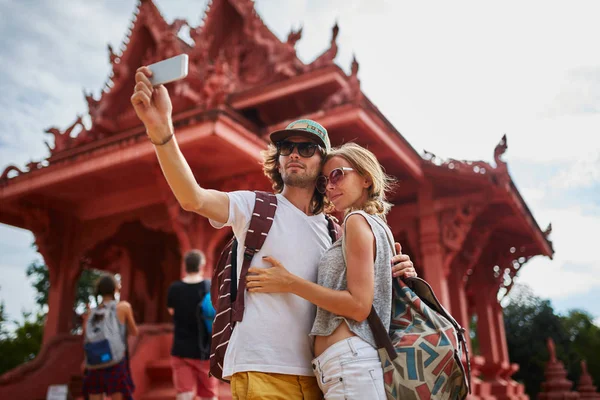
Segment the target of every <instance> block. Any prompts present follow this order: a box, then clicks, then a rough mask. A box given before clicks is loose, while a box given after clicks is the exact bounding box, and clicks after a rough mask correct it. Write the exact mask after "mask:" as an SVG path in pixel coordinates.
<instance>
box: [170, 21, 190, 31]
mask: <svg viewBox="0 0 600 400" xmlns="http://www.w3.org/2000/svg"><path fill="white" fill-rule="evenodd" d="M185 25H187V26H189V25H188V23H187V21H186V20H185V19H181V18H177V19H176V20H175V21H173V23H172V24H171V25H169V27H170V28H171V30H173V32H174V33H176V34H177V33H179V31H180V30H181V28H183V27H184V26H185Z"/></svg>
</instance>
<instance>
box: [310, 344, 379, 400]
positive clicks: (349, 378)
mask: <svg viewBox="0 0 600 400" xmlns="http://www.w3.org/2000/svg"><path fill="white" fill-rule="evenodd" d="M312 367H313V370H314V372H315V376H316V377H317V382H318V384H319V387H320V388H321V391H322V392H323V394H324V395H325V399H326V400H329V399H332V400H334V399H340V400H344V399H348V400H365V399H382V400H385V399H386V396H385V389H384V387H383V370H382V369H381V362H380V361H379V354H378V353H377V350H376V349H375V348H373V346H371V345H370V344H369V343H367V342H365V341H364V340H362V339H361V338H359V337H358V336H353V337H351V338H348V339H344V340H341V341H339V342H337V343H336V344H334V345H332V346H330V347H329V348H328V349H327V350H325V351H324V352H323V354H321V355H320V356H319V357H317V358H315V359H314V360H313V362H312Z"/></svg>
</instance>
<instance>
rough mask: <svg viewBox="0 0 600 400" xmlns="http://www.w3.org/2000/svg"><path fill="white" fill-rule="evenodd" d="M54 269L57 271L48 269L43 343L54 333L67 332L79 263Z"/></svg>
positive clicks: (70, 319) (53, 335) (71, 315)
mask: <svg viewBox="0 0 600 400" xmlns="http://www.w3.org/2000/svg"><path fill="white" fill-rule="evenodd" d="M49 268H51V267H49ZM54 268H56V267H54ZM56 269H58V271H52V269H51V270H50V289H49V292H48V315H47V316H46V322H45V325H44V341H43V344H46V343H48V341H49V340H50V339H52V338H53V337H55V336H56V335H59V334H64V333H69V331H70V328H71V321H72V318H73V306H74V303H75V285H76V282H77V277H78V276H79V265H73V263H67V264H63V265H62V266H61V267H58V268H56Z"/></svg>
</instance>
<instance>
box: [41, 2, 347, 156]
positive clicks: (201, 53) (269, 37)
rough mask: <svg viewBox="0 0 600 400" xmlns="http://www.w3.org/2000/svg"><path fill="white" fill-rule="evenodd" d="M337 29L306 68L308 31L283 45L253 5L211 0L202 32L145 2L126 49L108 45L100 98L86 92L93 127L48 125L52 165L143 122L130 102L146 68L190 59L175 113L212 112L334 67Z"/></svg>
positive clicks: (177, 85)
mask: <svg viewBox="0 0 600 400" xmlns="http://www.w3.org/2000/svg"><path fill="white" fill-rule="evenodd" d="M184 26H187V27H188V28H189V29H190V37H191V39H192V40H193V41H194V44H192V45H190V44H188V43H186V42H185V41H183V40H182V39H180V38H179V33H180V30H181V29H182V28H183V27H184ZM338 32H339V28H338V26H337V24H336V25H335V26H334V28H333V32H332V37H331V46H330V48H329V49H328V50H326V51H325V52H324V53H323V54H321V55H320V56H318V57H317V58H316V59H315V61H313V62H312V63H311V64H309V65H305V64H304V63H302V61H300V59H299V58H298V57H297V55H296V49H295V45H296V43H297V42H298V40H300V38H301V37H302V28H300V29H299V30H297V31H294V30H291V31H290V33H289V34H288V37H287V40H286V41H285V42H282V41H281V40H279V39H278V38H277V37H276V36H275V35H274V34H273V32H271V31H270V30H269V28H268V27H267V26H266V25H265V24H264V22H263V21H262V19H261V18H260V16H259V15H258V14H257V13H256V10H255V8H254V2H253V1H252V0H212V1H211V3H210V4H209V5H208V6H207V9H206V12H205V14H204V17H203V19H202V22H201V23H200V25H199V26H197V27H191V26H189V25H188V23H187V22H186V21H185V20H182V19H177V20H175V21H173V23H168V22H167V21H166V20H165V19H164V18H163V16H162V15H161V13H160V11H159V10H158V8H157V7H156V5H155V4H154V3H153V2H152V0H140V2H139V3H138V6H137V8H136V10H135V12H134V15H133V19H132V21H131V25H130V28H129V30H128V32H127V34H126V37H125V39H124V41H123V44H122V46H121V48H120V49H119V50H118V51H117V50H115V49H113V48H112V47H111V46H110V45H109V46H108V57H109V60H110V64H111V66H112V71H111V73H110V75H109V78H108V80H107V82H106V84H105V87H104V88H103V90H102V91H101V93H100V95H99V96H94V95H93V94H92V93H88V92H85V91H84V96H85V99H86V101H87V104H88V112H89V115H90V118H91V121H92V126H91V127H90V129H86V128H85V127H84V126H83V124H82V123H81V118H80V117H79V116H78V118H77V120H76V121H75V123H74V124H73V125H72V126H70V127H69V128H67V129H66V130H65V131H61V130H60V129H58V128H56V127H53V128H49V129H48V130H47V133H51V134H53V135H54V137H55V145H54V147H50V146H48V147H49V149H50V152H51V154H52V157H51V160H52V158H53V157H54V156H55V155H56V154H57V153H62V152H63V151H65V150H68V149H71V148H75V147H78V146H80V145H83V144H86V143H90V142H95V141H98V140H101V139H103V138H105V137H109V136H112V135H114V134H117V133H120V132H123V131H127V130H129V129H132V128H135V127H137V126H139V125H140V122H139V120H138V119H137V117H136V116H135V112H134V110H133V107H132V106H131V104H130V102H129V99H130V96H131V93H132V91H133V86H134V81H135V80H134V74H135V71H136V69H137V68H139V67H140V66H141V65H149V64H152V63H154V62H157V61H159V60H162V59H166V58H170V57H173V56H175V55H178V54H181V53H186V54H188V55H189V57H190V65H189V74H188V77H187V78H186V79H184V80H182V81H179V82H174V83H172V84H169V85H168V89H169V92H170V94H171V99H172V101H173V108H174V113H179V112H181V111H185V110H188V109H192V108H194V109H212V108H215V107H217V106H219V105H221V104H225V103H227V99H228V97H229V95H230V94H232V93H236V92H240V91H244V90H247V89H249V88H252V87H255V86H262V85H265V84H268V83H272V82H276V81H280V80H285V79H287V78H290V77H293V76H297V75H300V74H303V73H305V72H307V71H310V70H314V69H317V68H321V67H324V66H328V65H332V64H333V59H334V58H335V56H336V55H337V43H336V39H337V35H338ZM77 130H79V134H78V135H77V136H76V137H70V136H71V133H72V132H77Z"/></svg>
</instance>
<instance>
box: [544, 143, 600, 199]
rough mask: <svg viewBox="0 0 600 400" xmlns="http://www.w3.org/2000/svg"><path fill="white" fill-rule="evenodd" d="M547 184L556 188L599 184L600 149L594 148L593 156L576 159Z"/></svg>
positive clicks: (588, 186)
mask: <svg viewBox="0 0 600 400" xmlns="http://www.w3.org/2000/svg"><path fill="white" fill-rule="evenodd" d="M549 184H550V186H552V187H554V188H557V189H575V188H590V187H594V186H596V185H597V186H600V150H596V156H595V157H594V155H593V154H592V155H590V156H583V157H582V158H578V159H576V160H575V163H573V164H571V165H570V167H569V168H568V169H566V170H564V171H562V172H561V173H560V174H559V175H558V176H556V177H555V178H554V179H552V181H550V183H549ZM599 196H600V193H599Z"/></svg>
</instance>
